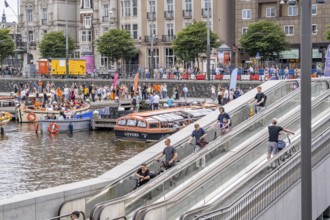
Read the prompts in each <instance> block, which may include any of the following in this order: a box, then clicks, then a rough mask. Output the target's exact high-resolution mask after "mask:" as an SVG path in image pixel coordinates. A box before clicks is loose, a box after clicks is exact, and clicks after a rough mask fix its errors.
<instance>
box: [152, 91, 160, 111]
mask: <svg viewBox="0 0 330 220" xmlns="http://www.w3.org/2000/svg"><path fill="white" fill-rule="evenodd" d="M159 99H160V98H159V95H158V94H157V93H154V97H153V105H154V110H158V108H159Z"/></svg>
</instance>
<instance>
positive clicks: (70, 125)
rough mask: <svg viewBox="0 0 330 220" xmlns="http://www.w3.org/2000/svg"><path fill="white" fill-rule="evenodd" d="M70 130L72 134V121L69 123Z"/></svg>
mask: <svg viewBox="0 0 330 220" xmlns="http://www.w3.org/2000/svg"><path fill="white" fill-rule="evenodd" d="M69 131H70V133H71V134H72V133H73V125H72V124H71V123H70V124H69Z"/></svg>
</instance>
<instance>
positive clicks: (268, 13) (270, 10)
mask: <svg viewBox="0 0 330 220" xmlns="http://www.w3.org/2000/svg"><path fill="white" fill-rule="evenodd" d="M272 17H275V8H274V7H271V8H266V18H272Z"/></svg>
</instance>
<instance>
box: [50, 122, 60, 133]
mask: <svg viewBox="0 0 330 220" xmlns="http://www.w3.org/2000/svg"><path fill="white" fill-rule="evenodd" d="M48 131H49V133H51V134H56V133H57V132H58V124H56V123H50V124H49V125H48Z"/></svg>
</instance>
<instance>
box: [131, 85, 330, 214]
mask: <svg viewBox="0 0 330 220" xmlns="http://www.w3.org/2000/svg"><path fill="white" fill-rule="evenodd" d="M329 95H330V91H329V90H328V91H327V92H325V93H324V94H322V95H320V96H319V97H318V98H316V100H314V101H313V105H312V106H313V107H315V106H316V105H317V104H319V103H320V102H321V101H322V100H323V99H324V98H325V97H327V96H329ZM299 110H300V107H299V106H298V107H297V108H296V110H295V114H290V115H291V116H292V115H293V117H289V116H287V117H286V120H284V119H282V118H281V121H282V120H284V123H283V124H289V123H291V122H293V121H294V120H297V119H298V118H299V117H300V114H299ZM267 135H268V133H267V132H266V131H264V132H263V134H262V135H259V136H258V138H256V139H258V140H254V141H253V142H252V143H249V144H248V145H247V146H245V147H244V148H243V150H242V151H244V152H243V153H244V154H245V152H248V151H250V150H251V149H252V148H254V146H255V145H257V144H259V143H260V142H261V141H260V139H262V138H263V139H265V138H266V137H267ZM241 153H242V152H237V153H236V154H235V155H233V157H231V158H230V161H228V163H227V162H226V163H224V162H222V163H221V164H220V165H219V166H218V167H217V168H216V169H215V170H212V172H210V173H209V175H208V174H205V175H204V177H202V178H203V179H201V180H200V181H198V184H197V183H192V184H191V185H190V186H189V187H187V188H186V189H184V190H183V191H181V192H179V193H177V194H176V195H175V196H174V197H172V198H170V199H168V200H167V201H164V202H160V203H158V204H153V205H150V206H146V207H143V208H141V209H140V210H139V211H138V212H140V216H141V215H142V216H144V215H145V213H147V212H148V211H150V210H153V209H157V208H159V207H162V206H165V205H169V204H173V203H175V202H177V201H178V200H179V199H180V197H181V196H182V195H187V194H190V193H192V191H193V190H194V189H195V188H196V187H197V188H198V186H200V185H203V184H204V183H206V182H207V181H208V180H209V177H210V176H212V174H213V175H214V174H215V173H217V172H219V171H220V170H221V169H223V168H225V167H226V166H228V165H229V164H231V162H233V161H234V160H236V159H239V158H240V156H241ZM137 215H139V213H137V212H136V213H135V216H137ZM134 219H135V218H134ZM137 219H139V218H137Z"/></svg>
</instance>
